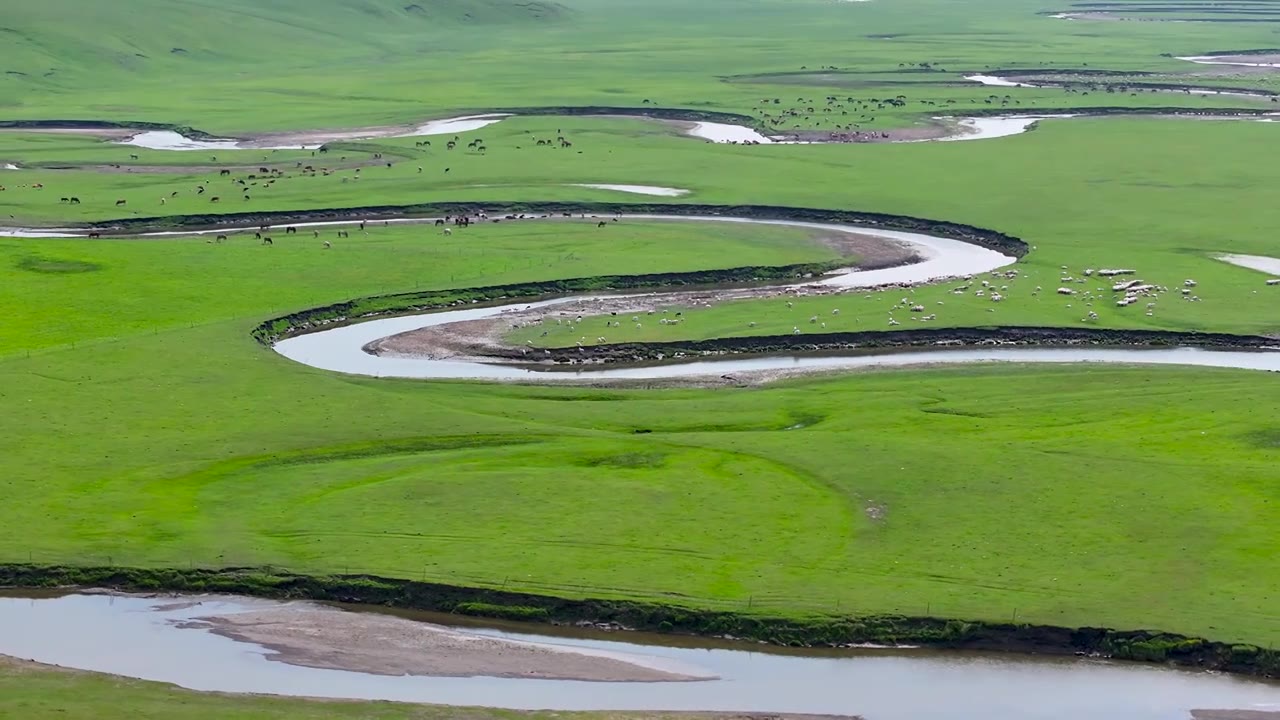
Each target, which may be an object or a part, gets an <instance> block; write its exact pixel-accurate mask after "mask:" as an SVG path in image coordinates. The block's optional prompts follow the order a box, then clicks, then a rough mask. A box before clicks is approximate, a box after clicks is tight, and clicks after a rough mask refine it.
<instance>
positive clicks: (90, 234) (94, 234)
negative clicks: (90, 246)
mask: <svg viewBox="0 0 1280 720" xmlns="http://www.w3.org/2000/svg"><path fill="white" fill-rule="evenodd" d="M100 237H102V233H99V232H91V233H89V238H90V239H94V238H100Z"/></svg>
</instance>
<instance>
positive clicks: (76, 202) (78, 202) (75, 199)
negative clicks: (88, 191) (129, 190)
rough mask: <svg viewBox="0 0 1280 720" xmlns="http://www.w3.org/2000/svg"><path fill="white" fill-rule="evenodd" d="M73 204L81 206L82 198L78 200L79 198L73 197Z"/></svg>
mask: <svg viewBox="0 0 1280 720" xmlns="http://www.w3.org/2000/svg"><path fill="white" fill-rule="evenodd" d="M71 204H72V205H79V204H80V198H78V197H72V198H71Z"/></svg>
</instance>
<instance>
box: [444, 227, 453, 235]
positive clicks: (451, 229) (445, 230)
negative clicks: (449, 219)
mask: <svg viewBox="0 0 1280 720" xmlns="http://www.w3.org/2000/svg"><path fill="white" fill-rule="evenodd" d="M444 234H445V235H452V234H453V228H445V229H444Z"/></svg>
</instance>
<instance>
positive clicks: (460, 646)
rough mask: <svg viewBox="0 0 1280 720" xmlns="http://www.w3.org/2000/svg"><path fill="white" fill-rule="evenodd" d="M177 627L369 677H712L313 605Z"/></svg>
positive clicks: (278, 658)
mask: <svg viewBox="0 0 1280 720" xmlns="http://www.w3.org/2000/svg"><path fill="white" fill-rule="evenodd" d="M184 627H198V628H208V629H209V630H210V631H211V632H213V633H215V634H217V635H222V636H224V637H229V638H232V639H235V640H239V641H242V642H249V643H255V644H258V645H262V646H264V647H266V648H268V649H269V650H271V651H272V653H273V654H271V655H268V656H267V657H268V659H270V660H275V661H278V662H283V663H287V664H289V665H299V666H303V667H312V668H324V669H330V670H347V671H353V672H362V673H371V674H375V675H427V676H445V677H471V676H487V677H506V678H537V679H542V680H588V681H599V682H673V681H696V680H709V679H714V676H712V675H702V676H699V675H691V674H685V673H681V672H676V671H672V670H666V669H662V668H661V667H659V666H658V665H657V664H656V663H657V661H650V660H649V659H648V658H642V657H638V656H637V657H632V656H628V655H621V654H618V655H615V654H611V653H603V652H600V653H596V652H595V651H592V650H585V649H578V648H568V647H563V648H562V647H558V646H555V645H541V644H535V643H526V642H520V641H515V640H506V639H502V638H495V637H488V636H484V635H476V634H472V633H467V632H463V631H459V630H453V629H451V628H446V627H443V626H439V625H431V624H428V623H421V622H415V621H412V620H405V619H402V618H397V617H391V616H387V615H377V614H373V613H356V612H347V611H343V610H337V609H334V608H328V607H323V606H318V605H302V604H296V605H289V606H285V607H279V608H270V609H263V610H252V611H248V612H243V613H231V614H228V615H222V616H212V617H206V618H199V619H197V620H195V621H192V622H190V623H187V624H184Z"/></svg>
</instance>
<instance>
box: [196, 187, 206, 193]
mask: <svg viewBox="0 0 1280 720" xmlns="http://www.w3.org/2000/svg"><path fill="white" fill-rule="evenodd" d="M196 194H197V195H203V194H204V186H203V185H197V186H196Z"/></svg>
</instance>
